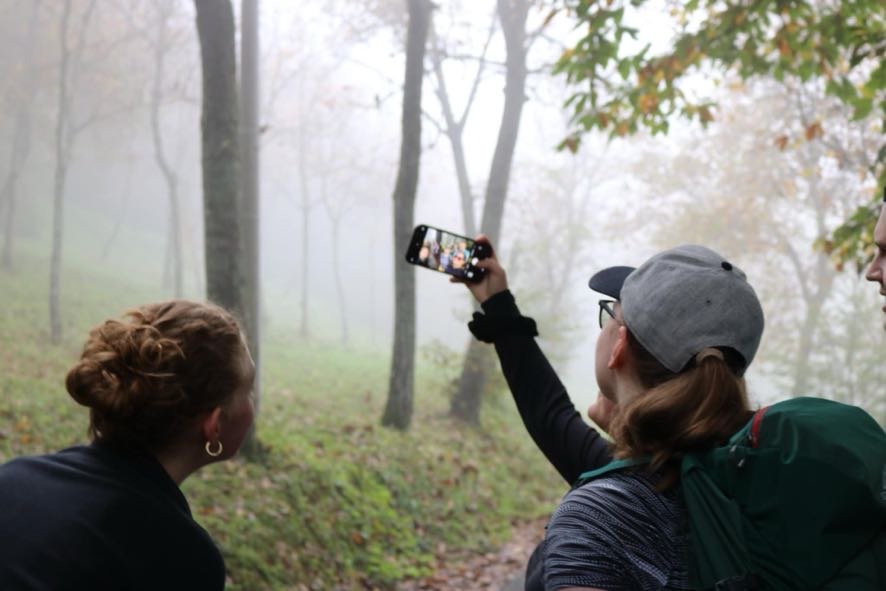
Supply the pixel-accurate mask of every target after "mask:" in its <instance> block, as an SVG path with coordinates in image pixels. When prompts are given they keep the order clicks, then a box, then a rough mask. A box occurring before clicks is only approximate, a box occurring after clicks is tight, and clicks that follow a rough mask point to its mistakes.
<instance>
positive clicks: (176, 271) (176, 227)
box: [150, 8, 184, 298]
mask: <svg viewBox="0 0 886 591" xmlns="http://www.w3.org/2000/svg"><path fill="white" fill-rule="evenodd" d="M158 10H159V11H160V12H158V15H157V39H156V40H155V41H154V84H153V87H152V89H151V109H150V116H151V138H152V140H153V142H154V161H155V162H156V163H157V168H159V169H160V172H161V173H162V174H163V180H164V181H165V183H166V194H167V196H168V197H169V240H168V244H167V250H166V252H167V256H168V259H167V261H166V263H167V264H166V265H164V267H165V268H166V269H167V270H168V271H170V273H169V275H171V277H172V291H173V294H174V296H175V297H176V298H180V297H182V295H183V294H184V273H183V269H182V246H181V220H180V214H179V207H180V206H179V198H178V178H177V175H176V174H175V171H174V170H173V169H172V166H171V165H170V164H169V160H168V159H167V158H166V153H165V151H164V149H163V134H162V132H161V129H160V127H161V126H160V102H161V100H162V98H163V72H164V67H165V61H166V52H167V51H168V46H167V43H168V40H167V35H166V19H167V15H166V14H164V13H163V12H162V9H159V8H158ZM167 265H168V266H167ZM164 275H165V273H164Z"/></svg>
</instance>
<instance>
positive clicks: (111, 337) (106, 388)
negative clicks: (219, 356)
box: [65, 320, 183, 418]
mask: <svg viewBox="0 0 886 591" xmlns="http://www.w3.org/2000/svg"><path fill="white" fill-rule="evenodd" d="M181 359H183V355H182V351H181V348H180V347H179V346H178V345H177V344H176V343H175V341H173V340H171V339H168V338H164V337H162V336H161V335H160V333H159V331H158V330H157V329H156V328H154V327H152V326H147V325H136V324H127V323H123V322H119V321H117V320H108V321H106V322H105V323H104V324H102V325H100V326H98V327H96V328H94V329H93V330H92V331H91V332H90V334H89V340H88V341H87V342H86V345H85V346H84V348H83V353H82V355H81V357H80V361H79V362H78V363H77V364H76V365H74V367H73V368H71V370H70V371H69V372H68V376H67V379H66V380H65V385H66V387H67V390H68V393H69V394H70V395H71V397H72V398H73V399H74V400H76V401H77V402H78V403H79V404H82V405H84V406H87V407H89V408H93V409H95V410H98V411H100V412H102V413H104V414H106V415H108V416H112V417H118V418H128V417H130V416H132V415H134V414H136V413H137V412H138V411H139V410H140V409H141V408H142V407H143V406H144V404H145V403H146V402H147V401H148V399H149V397H151V396H155V395H158V394H161V393H162V392H163V391H164V390H166V389H165V388H163V387H162V384H161V382H163V381H164V380H169V379H170V378H173V377H174V376H175V366H176V363H177V362H178V361H180V360H181Z"/></svg>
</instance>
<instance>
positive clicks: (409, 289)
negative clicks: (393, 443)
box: [382, 0, 432, 430]
mask: <svg viewBox="0 0 886 591" xmlns="http://www.w3.org/2000/svg"><path fill="white" fill-rule="evenodd" d="M407 6H408V14H409V25H408V28H407V32H406V71H405V77H404V83H403V116H402V124H401V129H402V139H401V143H400V165H399V169H398V172H397V184H396V186H395V188H394V198H393V201H394V204H393V205H394V301H395V306H394V345H393V351H392V355H391V372H390V380H389V384H388V399H387V403H386V404H385V410H384V414H383V416H382V425H385V426H387V427H393V428H396V429H401V430H405V429H408V428H409V424H410V422H411V420H412V407H413V397H414V385H415V270H414V269H413V268H412V266H411V265H404V264H403V261H402V258H403V253H404V252H406V248H407V246H408V244H409V240H410V238H411V237H412V225H413V222H414V213H415V193H416V190H417V188H418V172H419V162H420V159H421V93H422V85H423V84H422V83H423V81H424V60H425V47H426V44H427V39H428V29H429V26H430V20H431V10H432V4H431V2H430V1H429V0H407Z"/></svg>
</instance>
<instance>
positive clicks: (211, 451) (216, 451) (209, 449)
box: [204, 441, 224, 458]
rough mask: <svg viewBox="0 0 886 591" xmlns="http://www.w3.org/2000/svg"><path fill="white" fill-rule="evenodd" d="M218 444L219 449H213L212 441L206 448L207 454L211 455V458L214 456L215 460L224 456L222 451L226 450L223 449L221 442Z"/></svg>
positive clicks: (207, 443) (208, 442)
mask: <svg viewBox="0 0 886 591" xmlns="http://www.w3.org/2000/svg"><path fill="white" fill-rule="evenodd" d="M216 443H217V444H218V449H212V442H211V441H207V442H206V445H205V446H204V447H205V449H206V453H207V454H209V455H210V456H212V457H213V458H217V457H218V456H220V455H221V454H222V450H223V449H224V448H223V447H222V442H221V441H216Z"/></svg>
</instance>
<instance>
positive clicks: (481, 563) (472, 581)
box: [397, 517, 548, 591]
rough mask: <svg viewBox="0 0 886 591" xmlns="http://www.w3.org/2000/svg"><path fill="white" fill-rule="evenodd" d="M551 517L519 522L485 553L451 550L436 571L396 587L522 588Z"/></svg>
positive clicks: (441, 590) (406, 590)
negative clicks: (501, 543)
mask: <svg viewBox="0 0 886 591" xmlns="http://www.w3.org/2000/svg"><path fill="white" fill-rule="evenodd" d="M547 520H548V518H547V517H544V518H540V519H535V520H532V521H529V522H525V523H520V524H516V525H515V526H514V535H513V536H512V538H511V541H509V542H507V543H506V544H505V545H504V546H502V547H501V548H500V549H499V550H498V551H495V552H488V553H486V554H457V553H455V554H454V553H449V554H447V555H446V556H442V557H440V558H439V559H438V564H437V569H436V570H435V572H434V574H432V575H430V576H428V577H425V578H423V579H418V580H414V581H406V582H403V583H401V584H400V585H398V586H397V591H522V589H523V572H524V570H525V568H526V561H527V560H529V556H530V555H531V554H532V551H533V550H534V549H535V546H536V544H538V543H539V542H540V541H541V539H542V537H543V536H544V527H545V524H546V523H547Z"/></svg>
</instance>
